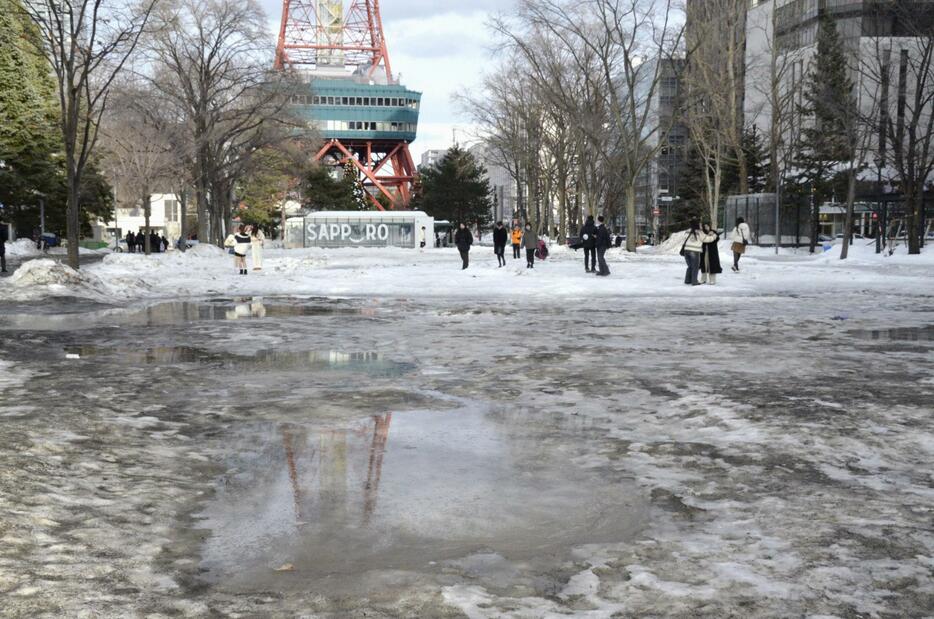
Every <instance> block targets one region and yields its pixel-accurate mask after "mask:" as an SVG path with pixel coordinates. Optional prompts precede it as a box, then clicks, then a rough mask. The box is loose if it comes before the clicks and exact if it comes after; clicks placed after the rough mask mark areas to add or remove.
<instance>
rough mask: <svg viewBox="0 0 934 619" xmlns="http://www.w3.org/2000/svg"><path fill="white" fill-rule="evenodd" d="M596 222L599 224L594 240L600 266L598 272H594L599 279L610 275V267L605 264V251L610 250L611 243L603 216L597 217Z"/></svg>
mask: <svg viewBox="0 0 934 619" xmlns="http://www.w3.org/2000/svg"><path fill="white" fill-rule="evenodd" d="M597 221H598V222H599V223H600V225H599V226H597V238H596V243H595V245H596V249H597V262H598V263H599V264H600V270H599V271H597V272H596V274H597V275H600V276H601V277H606V276H607V275H609V274H610V267H608V266H607V264H606V250H608V249H609V248H610V246H611V245H612V244H613V242H612V241H611V240H610V231H609V230H607V228H606V223H604V222H605V219H604V217H603V215H600V216H599V217H597Z"/></svg>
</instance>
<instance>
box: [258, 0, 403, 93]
mask: <svg viewBox="0 0 934 619" xmlns="http://www.w3.org/2000/svg"><path fill="white" fill-rule="evenodd" d="M275 67H276V69H280V70H281V69H285V68H299V67H301V68H305V69H306V70H309V71H312V72H316V71H320V70H323V69H345V70H351V71H352V70H356V71H358V72H360V71H365V74H366V76H367V77H368V78H371V79H372V78H373V77H374V76H375V75H377V74H378V73H380V72H382V73H385V75H386V83H389V84H391V83H393V77H392V64H391V63H390V61H389V50H388V48H387V46H386V36H385V34H384V33H383V19H382V17H381V16H380V11H379V0H350V8H348V9H347V12H346V13H344V2H343V0H282V21H281V23H280V25H279V43H278V45H277V46H276V63H275Z"/></svg>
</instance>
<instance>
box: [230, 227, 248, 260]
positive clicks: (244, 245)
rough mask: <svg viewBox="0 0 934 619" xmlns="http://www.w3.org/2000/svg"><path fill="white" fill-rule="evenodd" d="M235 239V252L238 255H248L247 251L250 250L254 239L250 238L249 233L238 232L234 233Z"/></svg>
mask: <svg viewBox="0 0 934 619" xmlns="http://www.w3.org/2000/svg"><path fill="white" fill-rule="evenodd" d="M233 239H234V253H235V254H237V255H238V256H246V254H247V252H248V251H250V244H251V243H252V240H251V239H250V235H249V234H241V233H239V232H238V233H237V234H235V235H233Z"/></svg>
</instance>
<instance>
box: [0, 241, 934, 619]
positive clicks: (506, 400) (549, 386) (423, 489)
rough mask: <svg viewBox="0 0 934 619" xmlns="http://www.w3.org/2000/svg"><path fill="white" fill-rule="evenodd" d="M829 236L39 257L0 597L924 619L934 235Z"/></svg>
mask: <svg viewBox="0 0 934 619" xmlns="http://www.w3.org/2000/svg"><path fill="white" fill-rule="evenodd" d="M837 251H838V248H836V249H833V250H831V251H830V252H828V253H826V254H823V255H820V256H813V257H812V256H808V255H807V254H806V252H801V253H799V254H797V255H796V254H794V253H793V252H791V251H790V250H783V252H782V253H781V254H780V255H779V256H774V255H773V254H772V252H771V250H767V249H752V250H751V255H750V256H748V257H746V258H744V259H743V272H742V273H740V274H733V273H730V272H727V273H724V274H723V275H721V277H720V281H719V282H718V284H717V285H716V286H702V287H687V286H684V285H683V284H682V283H681V282H682V278H683V271H684V267H683V260H682V259H681V258H680V257H679V256H677V255H676V251H674V250H672V251H669V252H668V253H665V252H650V251H647V252H642V253H640V254H638V255H635V256H632V255H628V254H625V253H623V252H620V251H616V250H613V251H612V252H611V254H610V257H611V260H610V268H611V269H612V271H613V276H612V277H610V278H596V277H593V276H592V275H588V274H585V273H584V272H583V268H582V265H581V264H580V262H581V260H582V256H581V255H580V254H579V253H578V254H575V253H574V252H570V251H567V250H556V251H554V252H553V254H552V258H550V259H549V260H547V261H546V262H544V263H543V264H537V265H536V268H535V270H534V271H527V270H526V269H524V268H521V266H514V264H516V265H521V264H522V263H523V261H521V260H519V261H515V263H514V262H512V260H511V258H510V262H509V266H508V267H506V268H503V269H497V268H495V258H494V257H493V256H492V250H491V249H490V248H478V249H476V250H475V251H474V252H472V259H473V265H472V266H471V268H470V269H468V270H467V271H461V270H460V265H459V258H458V257H457V254H456V252H455V251H454V250H430V251H426V252H424V253H418V252H413V251H404V250H382V251H380V250H331V251H323V250H296V251H284V250H271V251H268V252H267V254H266V265H265V268H264V270H263V271H262V272H261V273H253V272H251V273H250V275H248V276H246V277H244V276H239V275H237V274H236V272H235V270H234V268H233V265H232V260H231V259H230V257H229V256H227V255H225V254H223V253H222V252H221V251H220V250H216V249H213V248H209V247H203V248H199V249H197V250H194V251H193V252H189V253H188V254H186V255H182V254H178V253H169V254H165V255H159V256H151V257H145V256H139V255H107V256H105V257H104V258H103V260H102V261H101V262H99V263H95V264H92V265H88V266H87V267H86V268H83V269H82V270H81V272H80V273H75V272H73V271H70V270H68V269H66V268H64V267H61V266H60V265H58V264H56V263H54V262H51V261H45V260H41V259H40V260H33V261H30V262H26V263H25V265H24V266H22V267H20V269H19V270H18V271H17V273H15V274H14V275H13V276H12V277H10V278H6V279H4V280H0V599H2V604H3V608H2V611H0V615H3V616H11V617H30V618H31V617H62V616H67V617H71V616H87V617H126V616H152V617H162V616H164V617H169V616H186V617H202V616H243V617H254V616H273V617H293V616H296V617H298V616H301V617H316V616H321V617H364V616H366V617H465V616H466V617H469V618H471V619H472V618H486V617H490V618H492V617H515V618H525V617H545V616H548V617H564V616H580V617H591V618H596V617H642V616H665V617H669V616H670V617H689V616H704V617H708V616H709V617H726V616H732V617H802V616H807V617H831V616H836V617H927V616H931V615H932V614H934V527H932V522H934V414H932V413H934V378H932V375H934V372H932V369H934V253H932V252H931V250H927V253H926V254H924V255H922V256H920V257H910V256H907V255H904V253H903V250H902V251H899V252H896V254H895V255H894V256H890V257H881V256H876V255H875V254H874V253H873V252H872V248H871V247H867V246H865V245H858V246H854V249H853V257H852V258H851V259H850V260H847V261H845V262H841V261H839V260H838V259H836V256H835V253H836V252H837ZM723 262H724V265H727V266H728V263H729V261H728V256H727V255H726V254H724V255H723Z"/></svg>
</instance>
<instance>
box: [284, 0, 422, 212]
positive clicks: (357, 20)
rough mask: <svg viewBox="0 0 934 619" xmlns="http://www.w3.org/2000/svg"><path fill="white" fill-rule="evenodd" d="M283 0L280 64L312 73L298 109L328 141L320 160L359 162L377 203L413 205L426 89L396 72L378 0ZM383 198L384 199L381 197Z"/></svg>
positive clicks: (370, 195) (298, 103)
mask: <svg viewBox="0 0 934 619" xmlns="http://www.w3.org/2000/svg"><path fill="white" fill-rule="evenodd" d="M349 4H350V6H349V8H348V9H347V11H346V12H345V11H344V1H343V0H283V3H282V23H281V26H280V29H279V43H278V46H277V49H276V63H275V66H276V68H277V69H279V70H294V71H296V72H299V73H302V74H305V75H307V76H308V77H309V92H308V93H307V94H302V95H300V96H298V97H297V98H296V100H295V101H294V105H295V106H296V108H297V111H298V112H299V113H300V114H301V115H303V116H305V117H306V118H308V120H309V122H311V123H313V124H315V125H316V126H317V128H318V130H319V132H320V133H321V134H322V136H323V137H324V138H325V140H326V142H325V144H324V146H323V147H322V149H321V150H320V151H319V152H318V153H317V155H316V160H318V161H324V162H326V163H331V164H334V165H346V164H347V163H348V162H351V163H353V165H354V166H355V167H356V169H357V170H358V171H359V173H360V182H361V184H362V185H363V187H364V189H365V190H366V191H367V194H368V196H369V198H370V201H371V202H372V203H373V205H374V206H376V207H377V208H380V209H382V208H383V206H382V205H381V202H383V203H390V204H392V205H393V207H401V208H404V207H406V206H408V204H409V201H410V200H411V197H412V188H413V186H414V183H415V175H416V170H415V164H414V161H413V160H412V156H411V154H410V153H409V144H410V143H411V142H413V141H414V140H415V137H416V133H417V127H418V112H419V106H420V105H421V93H417V92H413V91H410V90H407V89H406V88H405V87H403V86H401V85H400V84H399V83H398V82H397V80H396V79H395V78H394V76H393V74H392V66H391V64H390V61H389V52H388V50H387V47H386V38H385V36H384V34H383V23H382V18H381V17H380V11H379V0H349ZM379 196H382V197H383V199H382V200H380V199H379Z"/></svg>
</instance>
